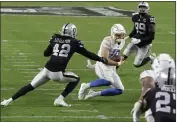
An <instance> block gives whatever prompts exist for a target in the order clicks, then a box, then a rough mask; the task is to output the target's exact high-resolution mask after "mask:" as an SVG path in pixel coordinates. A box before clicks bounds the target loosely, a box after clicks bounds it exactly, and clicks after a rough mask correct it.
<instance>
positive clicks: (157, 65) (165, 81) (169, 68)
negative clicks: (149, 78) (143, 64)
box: [151, 53, 176, 88]
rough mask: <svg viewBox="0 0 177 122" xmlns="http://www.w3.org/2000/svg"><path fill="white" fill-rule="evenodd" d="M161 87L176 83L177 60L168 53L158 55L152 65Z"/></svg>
mask: <svg viewBox="0 0 177 122" xmlns="http://www.w3.org/2000/svg"><path fill="white" fill-rule="evenodd" d="M151 66H152V69H153V71H154V73H155V77H156V80H157V83H158V85H159V87H160V88H162V87H164V86H168V87H169V86H170V87H171V86H173V87H175V85H176V72H175V61H174V60H173V58H172V57H171V56H170V55H168V54H165V53H163V54H160V55H158V56H157V57H156V58H155V59H154V61H153V64H152V65H151Z"/></svg>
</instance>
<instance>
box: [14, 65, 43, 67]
mask: <svg viewBox="0 0 177 122" xmlns="http://www.w3.org/2000/svg"><path fill="white" fill-rule="evenodd" d="M12 66H14V67H34V66H40V65H38V64H31V65H12Z"/></svg>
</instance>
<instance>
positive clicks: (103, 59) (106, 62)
mask: <svg viewBox="0 0 177 122" xmlns="http://www.w3.org/2000/svg"><path fill="white" fill-rule="evenodd" d="M100 61H101V62H102V63H103V64H108V59H106V58H104V57H100Z"/></svg>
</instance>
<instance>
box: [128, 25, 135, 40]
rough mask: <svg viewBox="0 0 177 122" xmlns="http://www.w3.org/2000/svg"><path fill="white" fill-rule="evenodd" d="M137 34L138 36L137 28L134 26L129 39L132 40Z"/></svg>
mask: <svg viewBox="0 0 177 122" xmlns="http://www.w3.org/2000/svg"><path fill="white" fill-rule="evenodd" d="M135 34H136V28H135V26H134V27H133V30H132V32H131V33H130V34H129V37H130V38H132V37H133V36H134V35H135Z"/></svg>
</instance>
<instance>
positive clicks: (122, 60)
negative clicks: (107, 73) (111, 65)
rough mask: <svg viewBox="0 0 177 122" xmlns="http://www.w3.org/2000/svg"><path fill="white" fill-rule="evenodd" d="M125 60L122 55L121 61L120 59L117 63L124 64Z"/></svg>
mask: <svg viewBox="0 0 177 122" xmlns="http://www.w3.org/2000/svg"><path fill="white" fill-rule="evenodd" d="M124 62H125V61H124V59H123V57H121V59H120V61H119V62H117V64H118V65H117V66H120V65H122V64H123V63H124Z"/></svg>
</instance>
